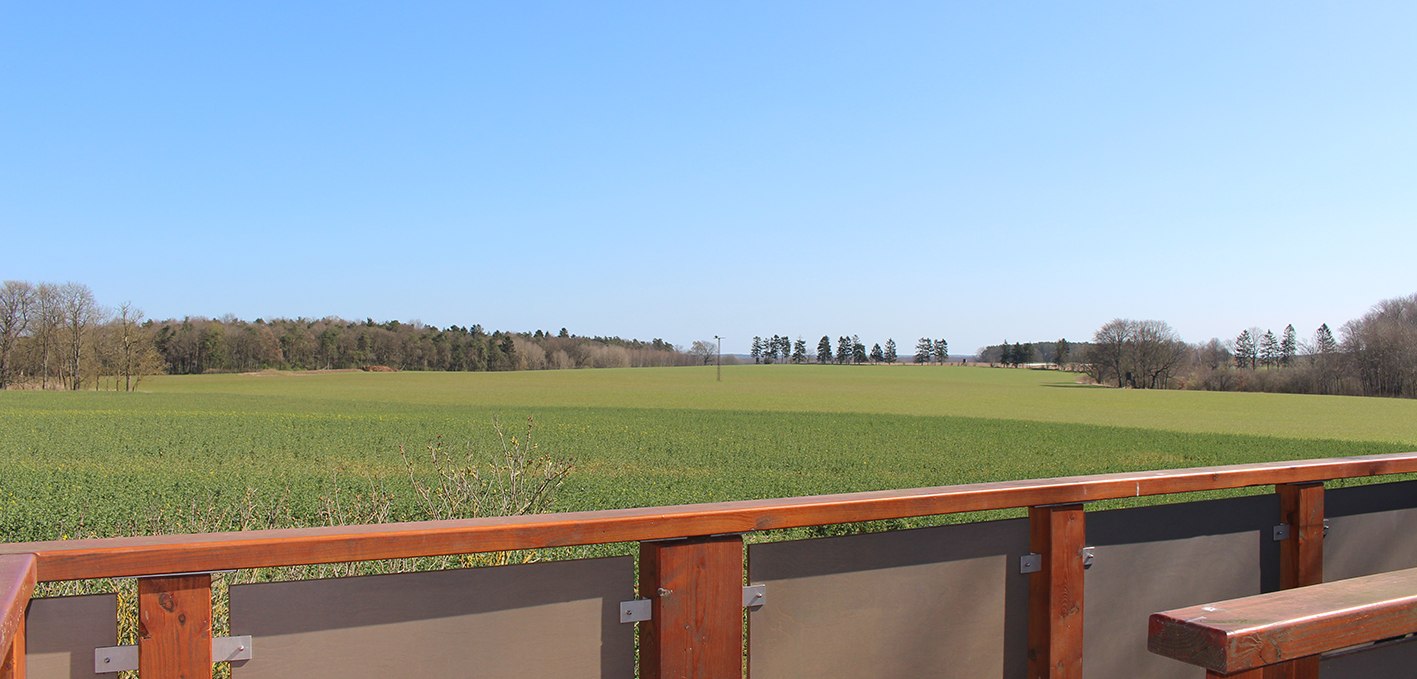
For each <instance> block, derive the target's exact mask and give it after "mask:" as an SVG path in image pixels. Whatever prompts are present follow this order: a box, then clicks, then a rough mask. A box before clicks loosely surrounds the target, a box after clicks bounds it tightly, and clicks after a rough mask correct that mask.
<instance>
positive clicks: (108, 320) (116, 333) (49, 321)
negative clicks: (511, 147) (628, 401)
mask: <svg viewBox="0 0 1417 679" xmlns="http://www.w3.org/2000/svg"><path fill="white" fill-rule="evenodd" d="M695 362H697V359H696V358H695V357H693V356H691V355H689V354H687V353H685V352H682V351H680V350H679V349H678V348H677V347H675V346H673V345H671V344H669V343H668V342H665V341H664V340H662V339H654V340H650V341H642V340H635V339H622V338H620V337H599V336H596V337H581V336H577V335H572V334H571V333H570V332H569V331H567V329H566V328H561V330H560V331H559V332H557V333H555V334H552V333H549V332H546V331H543V330H536V331H533V332H506V331H491V332H489V331H487V330H485V329H484V328H483V327H482V326H481V325H476V324H474V325H471V326H466V327H464V326H458V325H451V326H448V327H446V328H437V327H433V326H427V325H423V324H421V323H401V322H399V321H387V322H376V321H374V320H372V319H366V320H364V321H348V320H345V319H341V318H336V317H327V318H323V319H319V320H311V319H305V318H294V319H285V318H281V319H274V320H270V321H267V320H263V319H259V318H258V319H256V320H254V321H245V320H241V319H238V318H235V317H233V316H225V317H222V318H219V319H211V318H204V317H197V316H189V317H186V318H182V319H180V320H178V319H168V320H153V319H147V318H145V317H144V315H143V312H142V311H141V310H139V309H137V308H136V307H134V306H133V305H132V304H129V303H124V304H121V305H119V306H118V307H116V308H112V309H109V308H104V307H102V306H100V305H99V304H98V302H97V300H96V299H95V298H94V295H93V292H92V291H91V290H90V289H89V288H88V286H85V285H83V284H79V283H63V284H53V283H39V284H32V283H29V282H26V281H5V282H4V283H3V285H0V389H3V388H11V387H14V386H27V387H28V386H33V387H38V388H43V389H52V388H62V389H75V390H77V389H83V388H89V387H92V388H95V389H99V388H107V389H122V390H132V389H134V388H136V387H137V385H138V383H139V381H141V379H142V377H143V376H145V375H153V374H160V373H172V374H200V373H209V372H249V371H254V370H265V369H278V370H317V369H318V370H334V369H350V368H361V369H369V368H373V367H387V368H389V369H396V370H462V371H491V370H546V369H562V368H611V367H623V368H630V367H643V366H675V365H692V364H694V363H695Z"/></svg>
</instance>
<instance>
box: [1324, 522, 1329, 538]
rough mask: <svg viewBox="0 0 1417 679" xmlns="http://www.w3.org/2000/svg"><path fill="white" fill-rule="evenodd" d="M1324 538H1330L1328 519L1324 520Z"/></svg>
mask: <svg viewBox="0 0 1417 679" xmlns="http://www.w3.org/2000/svg"><path fill="white" fill-rule="evenodd" d="M1324 537H1328V519H1324Z"/></svg>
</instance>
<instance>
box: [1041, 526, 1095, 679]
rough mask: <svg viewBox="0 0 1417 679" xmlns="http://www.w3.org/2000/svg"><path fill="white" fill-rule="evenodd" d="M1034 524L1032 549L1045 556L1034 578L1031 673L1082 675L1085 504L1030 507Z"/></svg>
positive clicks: (1059, 678) (1057, 678)
mask: <svg viewBox="0 0 1417 679" xmlns="http://www.w3.org/2000/svg"><path fill="white" fill-rule="evenodd" d="M1028 523H1029V547H1030V549H1031V550H1032V551H1033V552H1034V553H1036V554H1040V555H1042V556H1043V567H1042V569H1041V570H1039V571H1037V572H1035V573H1033V574H1031V575H1029V576H1028V676H1029V677H1031V678H1033V679H1039V678H1041V677H1049V678H1050V679H1081V678H1082V604H1083V582H1082V579H1083V553H1082V550H1083V547H1085V546H1086V539H1087V538H1086V536H1087V532H1086V527H1085V523H1084V518H1083V509H1082V505H1081V504H1068V505H1049V506H1042V507H1029V509H1028Z"/></svg>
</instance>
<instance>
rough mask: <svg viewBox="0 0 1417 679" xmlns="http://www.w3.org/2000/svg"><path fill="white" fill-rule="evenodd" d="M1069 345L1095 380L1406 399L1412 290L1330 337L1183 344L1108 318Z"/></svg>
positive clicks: (1141, 324)
mask: <svg viewBox="0 0 1417 679" xmlns="http://www.w3.org/2000/svg"><path fill="white" fill-rule="evenodd" d="M1074 349H1075V350H1076V349H1081V353H1082V355H1083V360H1082V365H1083V366H1085V368H1086V370H1087V372H1088V373H1089V374H1090V375H1091V376H1092V378H1093V379H1094V380H1096V381H1097V382H1098V383H1099V384H1113V385H1116V386H1130V387H1135V388H1160V387H1174V388H1183V389H1207V390H1215V391H1271V392H1285V393H1306V394H1343V395H1353V396H1400V397H1409V398H1413V397H1417V294H1414V295H1409V296H1407V297H1399V298H1395V299H1389V300H1384V301H1382V302H1379V303H1378V304H1377V305H1375V306H1374V307H1373V308H1372V310H1370V311H1369V312H1368V313H1367V314H1365V315H1364V316H1363V317H1361V318H1359V319H1356V320H1353V321H1349V322H1348V323H1345V324H1344V325H1343V326H1342V327H1341V329H1340V332H1339V334H1338V336H1335V334H1334V332H1333V330H1331V329H1330V328H1329V325H1328V324H1327V323H1324V324H1322V325H1320V326H1319V327H1318V328H1316V329H1315V330H1314V332H1313V334H1312V335H1311V336H1310V337H1309V338H1308V339H1301V338H1300V337H1299V333H1298V331H1297V330H1295V328H1294V326H1293V325H1292V324H1290V325H1287V326H1285V328H1284V329H1283V330H1282V331H1281V332H1280V333H1279V334H1277V335H1276V334H1275V333H1274V332H1273V331H1272V330H1263V331H1262V330H1261V329H1259V328H1246V329H1244V330H1242V331H1240V333H1239V334H1238V335H1237V336H1236V337H1235V339H1233V340H1221V339H1219V338H1212V339H1210V340H1208V341H1205V342H1202V343H1199V344H1188V343H1186V342H1183V341H1181V339H1180V338H1179V337H1178V336H1177V334H1176V332H1175V331H1174V330H1173V329H1171V327H1170V326H1169V325H1167V324H1166V323H1164V322H1162V321H1134V320H1130V319H1115V320H1113V321H1110V322H1108V323H1107V324H1105V325H1103V326H1102V327H1101V328H1099V329H1098V330H1097V332H1096V333H1095V334H1094V335H1093V338H1092V342H1090V343H1087V344H1083V345H1080V346H1079V347H1075V348H1074ZM1060 363H1061V361H1060Z"/></svg>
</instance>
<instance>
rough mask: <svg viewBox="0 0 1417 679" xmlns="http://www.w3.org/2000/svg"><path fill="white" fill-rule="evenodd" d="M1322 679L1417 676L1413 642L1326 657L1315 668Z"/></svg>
mask: <svg viewBox="0 0 1417 679" xmlns="http://www.w3.org/2000/svg"><path fill="white" fill-rule="evenodd" d="M1319 667H1320V670H1319V674H1320V675H1322V676H1323V679H1377V678H1378V677H1411V676H1413V675H1414V674H1417V643H1415V642H1414V640H1413V639H1407V640H1404V641H1399V642H1396V643H1387V644H1378V645H1377V646H1374V647H1371V648H1370V649H1368V650H1364V651H1360V652H1357V653H1346V654H1344V655H1341V656H1337V657H1333V658H1327V659H1325V660H1324V661H1323V662H1322V663H1320V665H1319Z"/></svg>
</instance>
